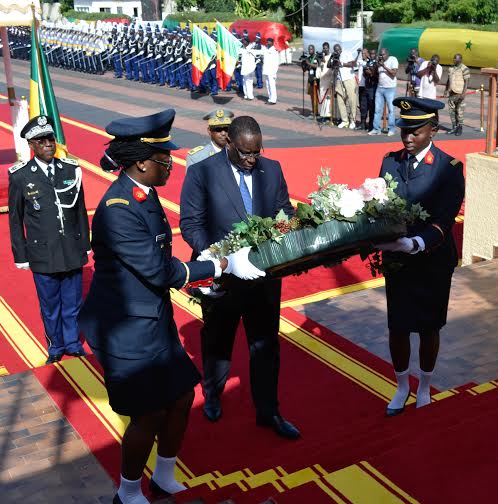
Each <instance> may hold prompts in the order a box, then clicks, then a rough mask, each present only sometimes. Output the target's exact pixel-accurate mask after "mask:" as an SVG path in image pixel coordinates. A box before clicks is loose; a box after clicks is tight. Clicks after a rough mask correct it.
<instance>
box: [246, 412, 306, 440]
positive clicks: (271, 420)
mask: <svg viewBox="0 0 498 504" xmlns="http://www.w3.org/2000/svg"><path fill="white" fill-rule="evenodd" d="M256 423H257V424H258V425H259V426H261V427H271V428H272V429H273V430H274V431H275V432H276V433H277V434H278V435H279V436H281V437H283V438H286V439H299V438H300V437H301V433H300V432H299V431H298V430H297V429H296V427H294V426H293V425H292V424H291V423H290V422H288V421H287V420H285V418H283V417H282V416H281V415H273V416H271V417H257V418H256Z"/></svg>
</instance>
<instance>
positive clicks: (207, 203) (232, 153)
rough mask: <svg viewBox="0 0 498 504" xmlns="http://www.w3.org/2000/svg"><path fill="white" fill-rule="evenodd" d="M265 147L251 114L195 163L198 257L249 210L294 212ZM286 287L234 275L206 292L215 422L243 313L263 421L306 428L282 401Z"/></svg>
mask: <svg viewBox="0 0 498 504" xmlns="http://www.w3.org/2000/svg"><path fill="white" fill-rule="evenodd" d="M261 149H262V135H261V129H260V127H259V125H258V123H257V122H256V121H255V120H254V119H253V118H252V117H249V116H241V117H237V118H236V119H234V120H233V122H232V124H231V125H230V127H229V131H228V144H227V147H226V148H225V149H223V150H222V151H221V152H219V153H218V154H215V155H213V156H210V157H209V158H207V159H205V160H203V161H201V162H200V163H196V164H194V165H192V166H191V167H190V168H189V170H188V172H187V175H186V178H185V182H184V184H183V189H182V195H181V203H180V229H181V231H182V235H183V238H184V239H185V240H186V241H187V243H188V244H189V245H190V246H191V247H192V249H193V257H198V256H199V254H200V253H201V252H202V251H205V250H206V249H207V248H208V247H209V246H210V245H211V244H213V243H215V242H217V241H219V240H221V239H222V238H224V237H225V236H226V235H227V234H228V233H229V232H230V231H231V230H232V225H233V224H234V223H236V222H240V221H242V220H244V219H246V218H247V216H248V215H259V216H261V217H274V216H275V215H276V214H277V213H278V212H279V210H281V209H283V210H284V211H285V212H286V213H287V214H288V215H292V214H293V213H294V210H293V208H292V205H291V203H290V201H289V194H288V191H287V184H286V182H285V179H284V176H283V173H282V169H281V167H280V164H279V163H278V162H277V161H272V160H270V159H266V158H264V157H261ZM203 255H204V254H203ZM280 293H281V281H280V280H275V279H266V280H264V281H263V280H262V281H259V282H247V281H242V280H237V279H235V280H234V281H233V282H231V285H230V288H229V289H227V291H226V292H223V293H220V292H219V291H218V292H216V296H213V297H209V296H208V297H204V298H203V301H202V312H203V319H204V327H203V329H202V331H201V338H202V359H203V367H204V380H203V391H204V397H205V405H204V413H205V415H206V416H207V418H208V419H209V420H211V421H213V422H214V421H217V420H218V419H219V418H220V417H221V402H220V395H221V393H222V392H223V389H224V387H225V383H226V381H227V378H228V374H229V371H230V361H231V356H232V348H233V343H234V339H235V333H236V330H237V327H238V325H239V322H240V319H242V322H243V324H244V327H245V331H246V336H247V340H248V343H249V352H250V356H251V357H250V375H251V391H252V398H253V401H254V404H255V406H256V413H257V417H256V421H257V423H258V425H261V426H266V427H270V428H273V429H274V430H275V432H276V433H277V434H279V435H280V436H282V437H285V438H289V439H296V438H298V437H299V436H300V433H299V431H298V430H297V429H296V428H295V427H294V426H293V425H292V424H291V423H290V422H288V421H286V420H284V419H283V418H282V416H281V415H280V412H279V407H278V374H279V365H280V356H279V340H278V328H279V319H280ZM220 294H222V295H220Z"/></svg>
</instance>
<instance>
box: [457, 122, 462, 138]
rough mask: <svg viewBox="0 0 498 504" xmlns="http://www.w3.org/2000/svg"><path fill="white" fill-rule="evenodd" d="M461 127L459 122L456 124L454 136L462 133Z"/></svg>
mask: <svg viewBox="0 0 498 504" xmlns="http://www.w3.org/2000/svg"><path fill="white" fill-rule="evenodd" d="M462 129H463V128H462V125H461V124H459V125H458V126H457V129H456V131H455V136H461V135H462Z"/></svg>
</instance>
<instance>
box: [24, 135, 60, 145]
mask: <svg viewBox="0 0 498 504" xmlns="http://www.w3.org/2000/svg"><path fill="white" fill-rule="evenodd" d="M30 141H31V142H33V143H35V144H37V145H45V142H49V143H54V142H55V137H54V136H53V135H48V136H44V137H38V138H32V139H31V140H30Z"/></svg>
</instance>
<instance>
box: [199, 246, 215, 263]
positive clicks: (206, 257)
mask: <svg viewBox="0 0 498 504" xmlns="http://www.w3.org/2000/svg"><path fill="white" fill-rule="evenodd" d="M213 259H214V256H213V254H212V253H211V251H210V250H209V249H208V248H207V249H205V250H203V251H202V252H201V253H200V255H199V257H198V258H197V259H196V260H197V261H212V260H213Z"/></svg>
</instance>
